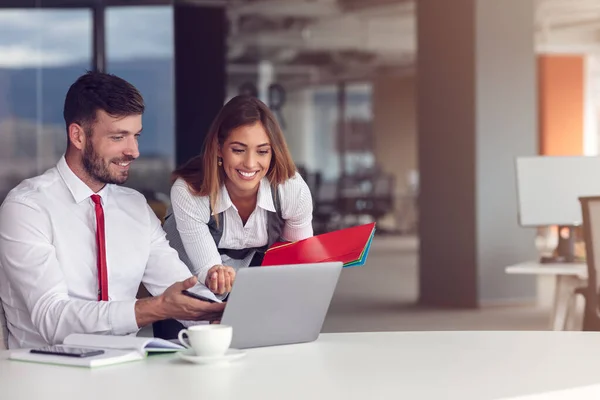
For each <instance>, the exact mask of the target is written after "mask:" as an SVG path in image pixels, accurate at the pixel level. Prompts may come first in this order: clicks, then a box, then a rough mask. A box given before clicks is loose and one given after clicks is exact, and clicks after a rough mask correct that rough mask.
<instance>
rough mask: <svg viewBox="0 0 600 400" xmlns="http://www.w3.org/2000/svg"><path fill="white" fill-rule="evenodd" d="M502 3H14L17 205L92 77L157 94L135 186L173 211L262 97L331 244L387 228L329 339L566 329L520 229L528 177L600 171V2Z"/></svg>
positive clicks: (0, 164) (5, 16) (9, 47)
mask: <svg viewBox="0 0 600 400" xmlns="http://www.w3.org/2000/svg"><path fill="white" fill-rule="evenodd" d="M493 3H494V2H493V1H486V0H456V1H454V0H452V1H435V0H414V1H407V0H237V1H234V0H231V1H225V0H223V1H216V0H207V1H203V0H194V1H192V0H189V1H163V0H31V1H30V0H0V201H1V200H2V199H3V198H4V197H5V196H6V193H8V191H9V190H10V189H11V188H12V187H14V186H15V185H16V184H17V183H18V182H20V181H21V180H23V179H25V178H27V177H30V176H33V175H37V174H40V173H42V172H43V171H44V170H46V169H47V168H49V167H51V166H53V165H54V164H55V163H56V161H57V159H58V158H59V157H60V156H61V155H62V153H63V151H64V148H65V144H66V134H65V128H64V122H63V120H62V106H63V100H64V96H65V94H66V91H67V89H68V87H69V85H70V84H71V83H72V82H73V81H74V80H75V79H76V78H77V77H78V76H79V75H81V74H82V73H84V72H85V71H86V70H89V69H100V70H104V71H107V72H110V73H114V74H116V75H119V76H121V77H123V78H125V79H127V80H129V81H130V82H131V83H133V84H134V85H135V86H137V87H138V89H139V90H140V91H141V92H142V94H143V96H144V98H145V100H146V103H147V112H146V114H145V115H144V120H143V123H144V132H143V135H142V137H141V139H140V151H141V157H140V159H139V160H138V161H136V162H135V163H134V164H133V167H132V174H131V178H130V180H129V181H128V182H127V185H128V186H131V187H133V188H135V189H137V190H140V191H141V192H143V193H144V194H145V195H146V196H147V197H148V199H149V201H156V202H166V203H168V194H169V189H170V182H169V175H170V172H171V171H172V170H173V168H174V167H175V166H176V165H177V164H179V163H182V162H184V161H186V160H187V159H188V158H189V157H191V156H193V155H195V154H197V153H198V152H199V151H200V149H201V143H202V140H203V137H204V134H205V131H206V129H207V128H208V124H209V123H210V121H211V120H212V118H213V117H214V115H215V113H216V111H217V110H218V108H219V107H220V106H221V105H222V104H223V103H224V101H226V100H228V99H229V98H231V97H232V96H234V95H236V94H238V93H242V92H243V93H252V94H254V95H256V96H258V97H260V98H261V99H263V100H264V101H265V102H266V103H267V104H269V105H270V106H271V107H272V108H273V110H274V111H275V112H276V114H277V116H278V118H279V120H280V122H281V124H282V126H283V128H284V132H285V135H286V138H287V140H288V143H289V146H290V149H291V152H292V155H293V156H294V159H295V161H296V163H297V165H298V167H299V168H300V170H301V172H302V174H303V175H304V177H305V179H306V181H307V182H308V183H309V185H310V187H311V190H312V193H313V197H314V202H315V215H314V218H315V230H316V232H317V233H320V232H326V231H330V230H332V229H339V228H341V227H344V226H350V225H355V224H357V223H363V222H369V221H373V220H374V221H377V222H378V235H377V237H376V239H375V243H374V245H373V249H372V253H371V256H370V259H369V263H368V264H367V266H366V267H364V268H362V269H354V270H346V271H344V275H343V277H342V280H341V282H340V287H339V289H338V292H337V293H336V297H335V299H334V302H333V305H332V309H331V312H330V315H329V317H328V320H327V323H326V329H328V330H392V329H394V330H397V329H546V328H547V327H548V326H547V325H548V324H547V308H548V307H549V304H550V302H551V295H552V294H551V293H552V283H553V282H552V280H551V279H546V278H538V279H536V278H533V277H519V278H515V277H507V276H506V275H505V274H504V267H505V266H506V265H509V264H511V263H514V262H517V261H523V260H525V259H528V258H536V257H537V251H538V250H539V249H540V248H541V247H544V246H547V245H549V244H548V243H546V242H545V241H544V240H545V239H546V238H547V236H542V239H544V240H542V241H541V242H540V240H538V241H537V242H536V240H535V239H536V234H537V233H538V231H537V230H533V229H531V228H523V227H520V226H518V221H517V216H516V194H515V192H514V190H515V189H514V179H513V170H512V168H513V164H512V162H513V158H514V157H516V156H522V155H535V154H547V155H584V154H585V155H592V156H593V155H597V154H598V149H599V140H598V135H599V133H600V131H599V126H598V124H597V119H598V115H599V113H600V107H599V102H598V100H599V94H600V75H599V72H600V61H599V60H600V58H599V55H600V4H599V3H598V2H597V1H595V0H510V1H502V2H496V4H493ZM465 121H470V122H465ZM496 171H503V172H501V173H498V172H496ZM420 216H422V218H420ZM539 232H542V231H541V230H540V231H539ZM536 243H537V247H536ZM447 307H450V308H451V309H452V310H448V309H447Z"/></svg>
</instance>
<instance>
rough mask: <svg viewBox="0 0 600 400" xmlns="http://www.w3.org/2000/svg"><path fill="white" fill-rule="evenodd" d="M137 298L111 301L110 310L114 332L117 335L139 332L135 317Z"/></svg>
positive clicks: (109, 314)
mask: <svg viewBox="0 0 600 400" xmlns="http://www.w3.org/2000/svg"><path fill="white" fill-rule="evenodd" d="M136 301H137V300H126V301H111V302H110V308H109V310H108V316H109V319H110V325H111V328H112V333H113V334H114V335H117V336H122V335H127V334H130V333H134V332H137V331H138V330H139V327H138V326H137V321H136V318H135V303H136Z"/></svg>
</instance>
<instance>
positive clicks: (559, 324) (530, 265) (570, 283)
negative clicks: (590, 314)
mask: <svg viewBox="0 0 600 400" xmlns="http://www.w3.org/2000/svg"><path fill="white" fill-rule="evenodd" d="M505 272H506V273H507V274H524V275H554V276H556V286H555V289H554V304H553V307H552V316H551V318H550V329H552V330H555V331H558V330H565V329H567V321H568V317H569V314H571V315H572V314H573V312H574V309H575V296H574V290H575V289H576V288H578V287H583V286H586V285H587V266H586V264H585V263H555V264H542V263H539V262H535V261H528V262H524V263H520V264H515V265H511V266H508V267H506V269H505Z"/></svg>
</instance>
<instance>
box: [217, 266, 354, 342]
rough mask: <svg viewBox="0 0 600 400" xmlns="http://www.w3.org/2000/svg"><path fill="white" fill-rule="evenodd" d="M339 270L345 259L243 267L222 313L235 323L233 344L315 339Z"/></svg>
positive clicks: (319, 330) (227, 321)
mask: <svg viewBox="0 0 600 400" xmlns="http://www.w3.org/2000/svg"><path fill="white" fill-rule="evenodd" d="M341 270H342V263H341V262H326V263H315V264H297V265H279V266H272V267H255V268H241V269H239V270H238V271H237V274H236V278H235V282H234V284H233V288H232V290H231V293H230V294H229V299H228V300H227V307H225V312H224V313H223V317H222V318H221V324H224V325H231V326H232V327H233V340H232V342H231V347H233V348H236V349H244V348H251V347H263V346H274V345H282V344H292V343H304V342H312V341H314V340H316V339H317V337H318V336H319V333H321V328H322V326H323V321H324V320H325V315H326V314H327V310H328V309H329V304H330V303H331V298H332V297H333V292H334V291H335V288H336V286H337V282H338V278H339V276H340V272H341Z"/></svg>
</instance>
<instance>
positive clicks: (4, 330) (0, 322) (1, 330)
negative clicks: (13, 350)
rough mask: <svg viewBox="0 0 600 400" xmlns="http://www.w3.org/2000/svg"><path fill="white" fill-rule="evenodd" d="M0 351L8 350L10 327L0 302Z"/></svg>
mask: <svg viewBox="0 0 600 400" xmlns="http://www.w3.org/2000/svg"><path fill="white" fill-rule="evenodd" d="M0 350H8V327H7V325H6V317H5V315H4V309H3V308H2V301H0Z"/></svg>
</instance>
